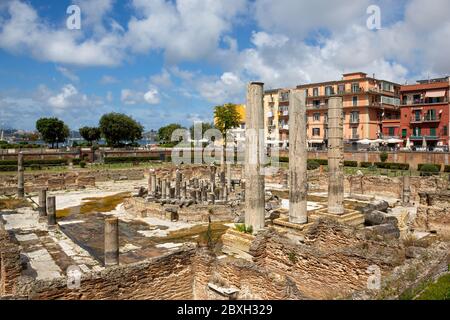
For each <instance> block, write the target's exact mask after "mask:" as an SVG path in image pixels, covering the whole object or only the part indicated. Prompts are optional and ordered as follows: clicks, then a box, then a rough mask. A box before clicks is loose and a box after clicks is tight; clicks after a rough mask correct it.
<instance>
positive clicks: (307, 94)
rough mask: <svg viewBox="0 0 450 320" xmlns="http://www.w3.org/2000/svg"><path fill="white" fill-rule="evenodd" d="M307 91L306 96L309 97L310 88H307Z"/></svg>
mask: <svg viewBox="0 0 450 320" xmlns="http://www.w3.org/2000/svg"><path fill="white" fill-rule="evenodd" d="M305 92H306V96H307V97H309V90H308V89H305Z"/></svg>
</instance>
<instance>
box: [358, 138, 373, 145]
mask: <svg viewBox="0 0 450 320" xmlns="http://www.w3.org/2000/svg"><path fill="white" fill-rule="evenodd" d="M357 143H359V144H371V143H372V141H370V140H369V139H363V140H359V141H357Z"/></svg>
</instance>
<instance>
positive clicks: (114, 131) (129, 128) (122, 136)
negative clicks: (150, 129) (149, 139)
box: [99, 112, 144, 147]
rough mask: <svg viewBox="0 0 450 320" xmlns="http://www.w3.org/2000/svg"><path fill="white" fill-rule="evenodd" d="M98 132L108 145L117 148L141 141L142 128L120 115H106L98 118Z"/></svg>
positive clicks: (113, 113)
mask: <svg viewBox="0 0 450 320" xmlns="http://www.w3.org/2000/svg"><path fill="white" fill-rule="evenodd" d="M99 127H100V131H101V133H102V135H103V137H104V138H105V140H106V142H107V143H108V145H110V146H113V147H119V146H121V145H122V143H124V142H131V143H134V142H135V141H136V140H139V139H142V132H143V131H144V128H143V127H142V125H141V124H140V123H139V122H137V121H136V120H134V119H133V118H131V117H129V116H127V115H125V114H122V113H115V112H112V113H108V114H105V115H103V116H102V117H101V118H100V123H99Z"/></svg>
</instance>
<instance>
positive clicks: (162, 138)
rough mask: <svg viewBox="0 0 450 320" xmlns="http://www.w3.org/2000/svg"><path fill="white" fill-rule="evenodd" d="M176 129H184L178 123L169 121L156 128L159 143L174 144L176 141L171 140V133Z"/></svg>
mask: <svg viewBox="0 0 450 320" xmlns="http://www.w3.org/2000/svg"><path fill="white" fill-rule="evenodd" d="M177 129H186V128H184V127H183V126H181V125H180V124H178V123H171V124H169V125H167V126H164V127H161V128H159V130H158V141H159V143H160V144H165V145H175V144H176V143H177V142H176V141H172V133H173V132H174V131H175V130H177Z"/></svg>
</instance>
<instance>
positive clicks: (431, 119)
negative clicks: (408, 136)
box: [411, 115, 441, 124]
mask: <svg viewBox="0 0 450 320" xmlns="http://www.w3.org/2000/svg"><path fill="white" fill-rule="evenodd" d="M440 121H441V119H440V118H439V117H436V116H428V115H427V116H424V117H413V118H412V119H411V123H416V124H417V123H432V122H440Z"/></svg>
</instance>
